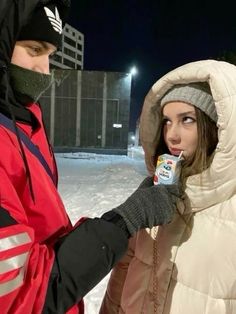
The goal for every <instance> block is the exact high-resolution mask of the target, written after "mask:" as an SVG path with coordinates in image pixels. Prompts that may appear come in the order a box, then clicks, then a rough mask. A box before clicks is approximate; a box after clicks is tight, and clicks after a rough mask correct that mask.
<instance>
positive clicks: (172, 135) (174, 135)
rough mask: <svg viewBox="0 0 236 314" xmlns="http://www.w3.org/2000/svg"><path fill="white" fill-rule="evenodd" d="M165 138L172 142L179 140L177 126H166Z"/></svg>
mask: <svg viewBox="0 0 236 314" xmlns="http://www.w3.org/2000/svg"><path fill="white" fill-rule="evenodd" d="M167 139H168V141H170V142H172V143H178V142H180V140H181V136H180V131H179V128H178V126H176V125H172V126H170V127H169V128H168V132H167Z"/></svg>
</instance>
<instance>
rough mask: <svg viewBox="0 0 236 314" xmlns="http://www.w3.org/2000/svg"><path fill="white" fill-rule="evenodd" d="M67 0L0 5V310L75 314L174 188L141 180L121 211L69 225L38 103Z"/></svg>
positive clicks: (168, 210)
mask: <svg viewBox="0 0 236 314" xmlns="http://www.w3.org/2000/svg"><path fill="white" fill-rule="evenodd" d="M69 6H70V1H68V0H55V1H46V0H44V1H43V0H41V1H39V0H18V1H16V0H14V1H13V0H1V3H0V152H1V158H0V312H1V314H6V313H8V314H11V313H12V314H13V313H14V314H30V313H57V314H58V313H83V302H82V299H83V296H84V295H85V294H86V293H87V292H88V291H90V290H91V289H92V288H93V287H94V286H95V285H96V284H97V283H98V282H99V281H100V280H101V279H102V278H104V276H106V274H107V273H108V272H109V271H110V270H111V268H112V267H113V266H114V265H115V263H116V262H117V261H118V260H119V259H120V258H121V257H122V255H123V254H124V253H125V251H126V248H127V242H128V239H129V237H130V236H132V235H133V234H134V233H135V232H136V231H138V230H139V229H141V228H145V227H152V226H154V225H160V224H166V223H168V222H170V221H171V219H172V216H173V214H174V209H175V202H176V199H177V197H178V189H177V188H176V187H175V186H168V187H166V186H158V187H156V186H153V184H152V179H151V178H147V179H146V180H144V182H143V183H142V184H141V185H140V187H139V188H138V189H137V191H135V192H134V194H132V195H131V196H130V197H129V198H128V199H127V200H126V202H124V203H123V204H121V205H120V206H118V207H117V208H115V209H113V210H111V211H109V212H107V213H105V214H104V215H103V216H102V217H101V218H95V219H81V220H80V221H79V222H78V223H77V224H76V225H75V226H73V227H72V225H71V223H70V220H69V218H68V216H67V214H66V211H65V208H64V205H63V203H62V200H61V198H60V196H59V194H58V191H57V170H56V164H55V159H54V155H53V152H52V149H51V146H50V145H49V143H48V140H47V136H46V133H45V129H44V124H43V120H42V112H41V108H40V105H39V103H38V99H39V97H40V95H41V94H42V93H43V92H44V91H45V89H46V88H48V87H49V86H50V84H51V80H52V78H51V75H50V72H49V58H50V56H51V55H52V54H53V53H54V52H55V51H56V49H57V48H58V47H59V46H60V43H61V34H62V28H63V25H64V23H65V19H66V16H67V14H68V10H69Z"/></svg>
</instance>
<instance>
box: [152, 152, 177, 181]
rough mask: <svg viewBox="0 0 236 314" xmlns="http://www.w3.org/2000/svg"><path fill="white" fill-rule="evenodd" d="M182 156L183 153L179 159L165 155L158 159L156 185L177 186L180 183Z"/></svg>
mask: <svg viewBox="0 0 236 314" xmlns="http://www.w3.org/2000/svg"><path fill="white" fill-rule="evenodd" d="M181 155H182V153H181V154H180V155H179V156H178V157H177V156H173V155H170V154H163V155H160V156H159V157H158V159H157V166H156V171H155V175H154V179H153V183H154V185H158V184H175V183H177V182H178V180H179V176H180V170H181V160H182V159H181Z"/></svg>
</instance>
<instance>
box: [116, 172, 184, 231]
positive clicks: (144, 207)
mask: <svg viewBox="0 0 236 314" xmlns="http://www.w3.org/2000/svg"><path fill="white" fill-rule="evenodd" d="M180 195H181V192H180V188H179V186H178V185H153V178H151V177H148V178H146V179H145V180H144V181H143V182H142V183H141V185H140V186H139V187H138V189H137V190H136V191H135V192H134V193H133V194H132V195H131V196H130V197H129V198H128V199H127V200H126V201H125V202H124V203H123V204H121V205H120V206H118V207H117V208H114V209H113V210H112V211H113V212H115V213H117V214H118V215H120V216H121V217H122V218H123V220H124V221H125V223H126V226H127V229H128V231H129V233H130V234H131V235H133V234H134V233H135V232H137V231H138V230H139V229H142V228H148V227H149V228H152V227H153V226H157V225H164V224H168V223H169V222H170V221H171V219H172V217H173V215H174V210H175V207H176V206H175V204H176V201H177V199H178V198H179V197H180Z"/></svg>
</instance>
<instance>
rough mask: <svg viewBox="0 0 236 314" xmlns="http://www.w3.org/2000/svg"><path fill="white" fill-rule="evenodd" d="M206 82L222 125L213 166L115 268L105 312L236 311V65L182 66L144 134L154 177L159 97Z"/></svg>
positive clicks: (156, 93)
mask: <svg viewBox="0 0 236 314" xmlns="http://www.w3.org/2000/svg"><path fill="white" fill-rule="evenodd" d="M193 82H207V83H208V84H209V86H210V89H211V94H212V96H213V99H214V102H215V107H216V112H217V116H218V118H217V127H218V144H217V146H216V148H215V151H214V154H213V156H214V157H213V159H212V162H211V164H210V166H209V167H208V168H207V169H206V170H204V171H203V172H202V173H201V174H195V175H191V176H189V177H188V178H187V181H186V184H185V196H184V197H183V199H182V200H181V201H180V202H179V203H178V213H176V215H175V218H174V219H173V221H172V222H171V223H170V224H168V225H166V226H161V227H154V228H152V229H145V230H141V231H140V232H138V233H137V234H136V236H135V237H133V238H131V239H130V243H129V244H130V245H129V249H128V252H127V254H126V256H125V257H124V258H123V260H122V261H121V262H120V263H119V264H118V265H117V266H116V267H115V268H114V269H113V271H112V273H111V277H110V280H109V283H108V287H107V291H106V294H105V296H104V300H103V303H102V306H101V309H100V314H114V313H119V314H121V313H125V314H139V313H144V314H156V313H157V314H203V313H204V314H234V313H236V175H235V169H236V135H235V134H236V67H235V66H234V65H232V64H229V63H226V62H222V61H216V60H204V61H197V62H192V63H189V64H186V65H184V66H181V67H179V68H177V69H175V70H173V71H171V72H169V73H167V74H166V75H165V76H164V77H162V78H161V79H160V80H158V81H157V82H156V83H155V84H154V85H153V86H152V88H151V90H150V91H149V93H148V94H147V96H146V98H145V102H144V106H143V110H142V114H141V120H140V137H141V143H142V146H143V148H144V152H145V161H146V165H147V169H148V171H149V173H150V175H153V173H154V171H155V164H154V162H153V160H155V158H154V156H156V151H157V146H158V141H159V140H158V136H157V134H158V130H159V129H160V125H161V120H160V114H159V112H160V110H159V107H160V101H159V100H160V99H161V98H162V97H163V95H164V94H165V93H166V92H167V91H168V90H169V89H171V88H172V86H174V85H176V84H190V83H193Z"/></svg>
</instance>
